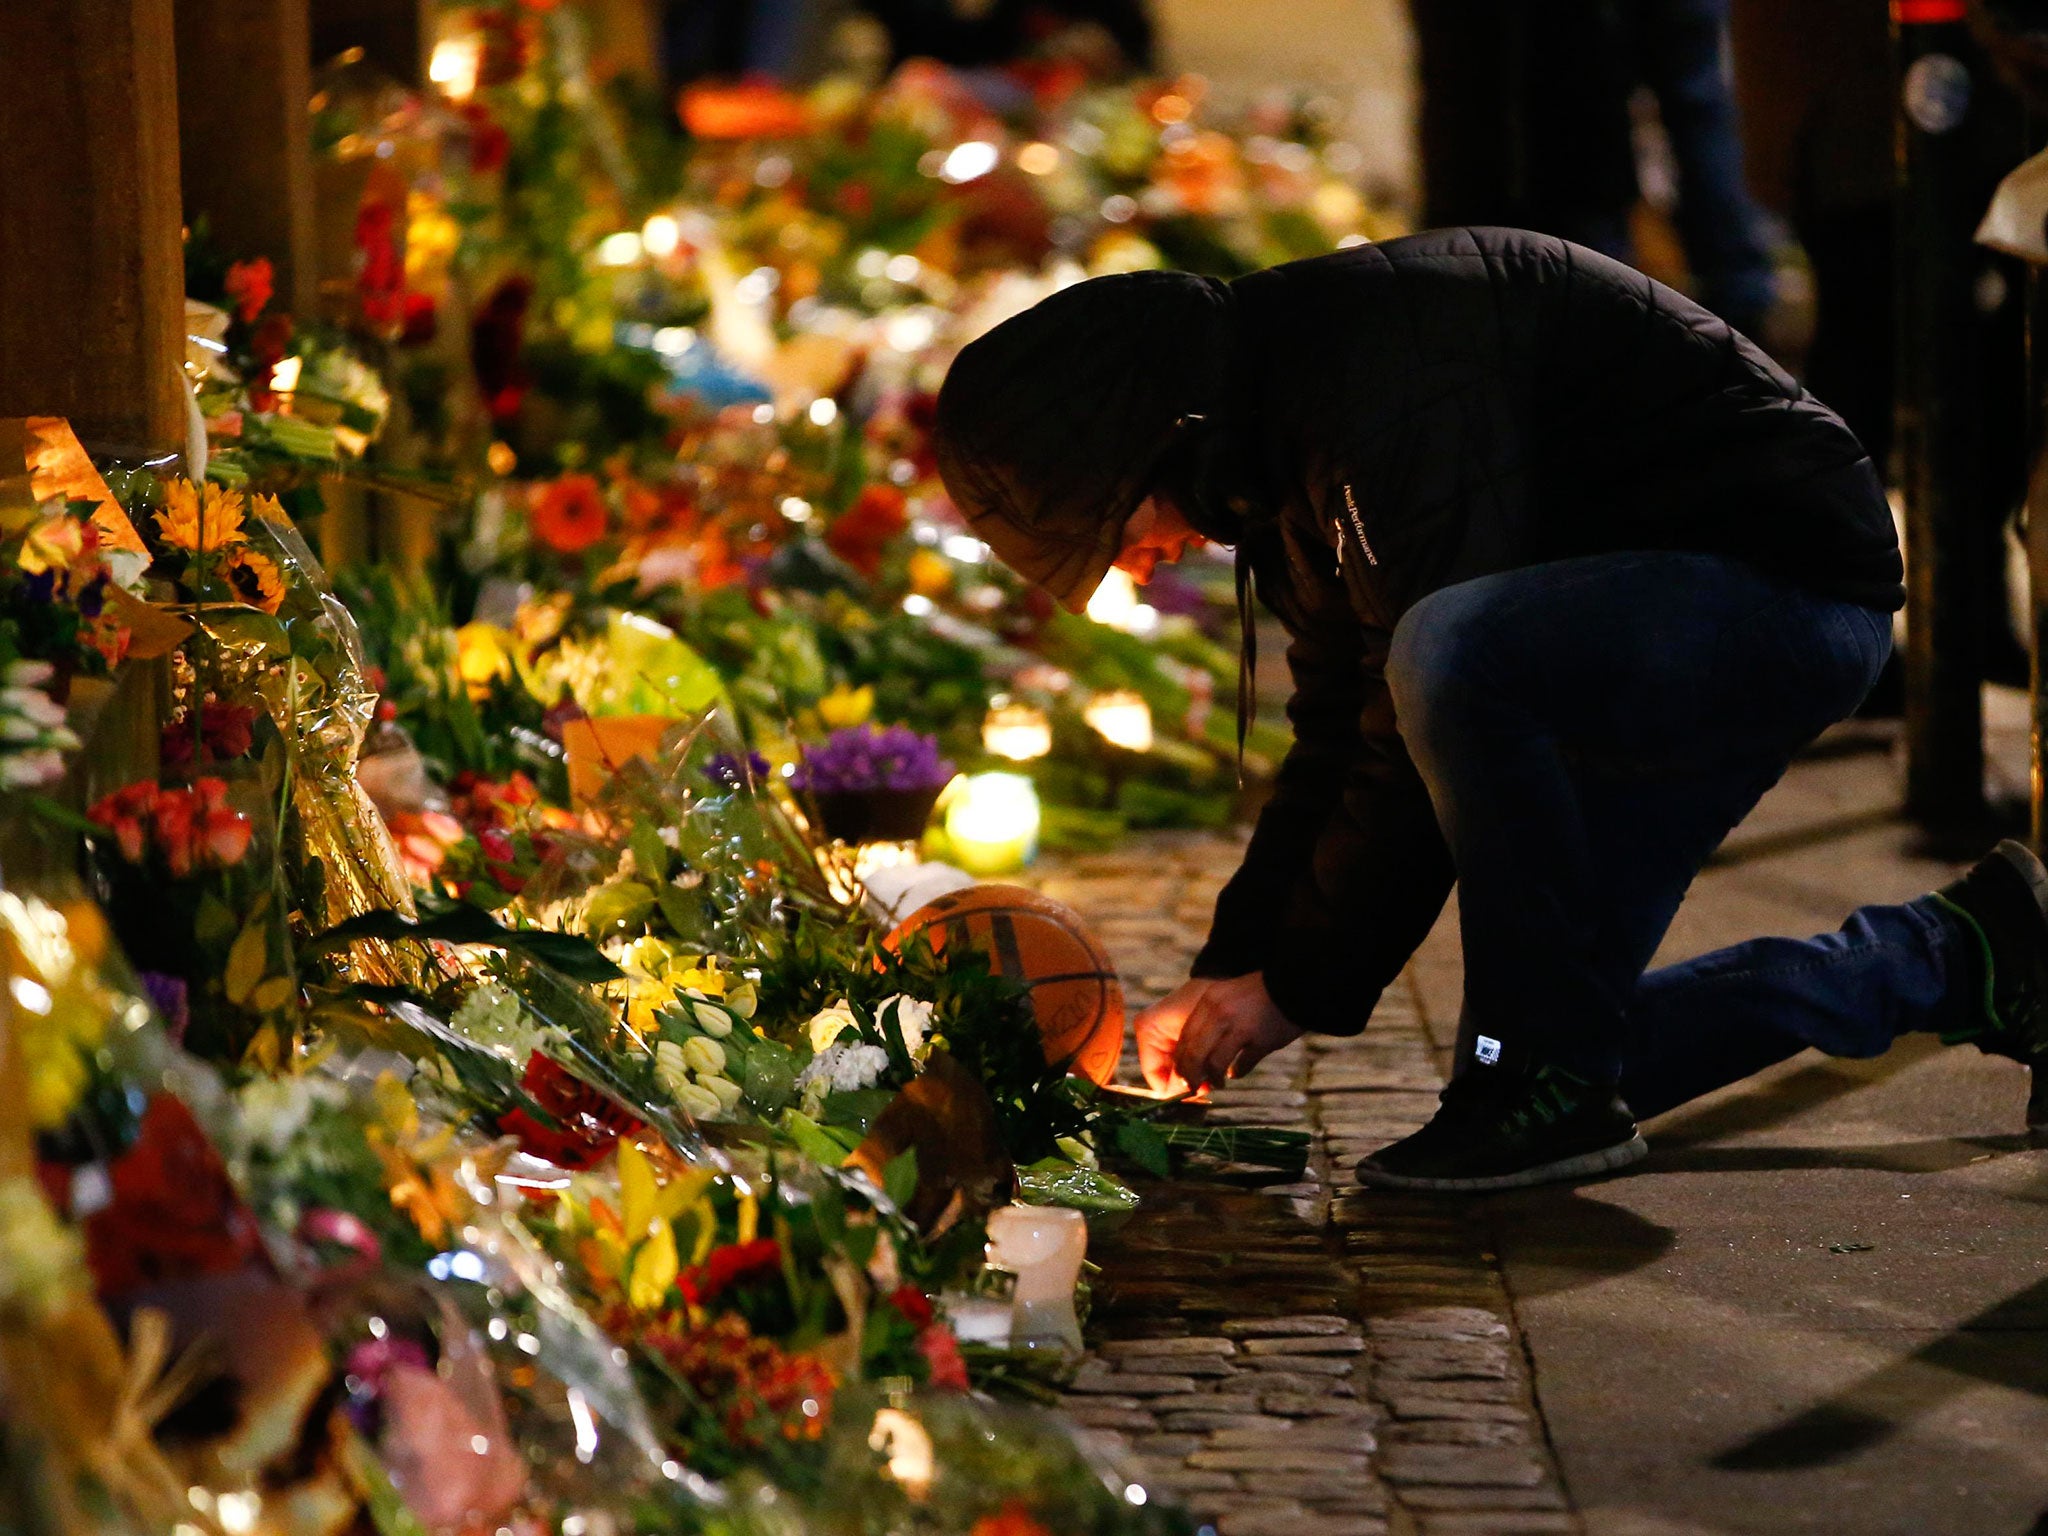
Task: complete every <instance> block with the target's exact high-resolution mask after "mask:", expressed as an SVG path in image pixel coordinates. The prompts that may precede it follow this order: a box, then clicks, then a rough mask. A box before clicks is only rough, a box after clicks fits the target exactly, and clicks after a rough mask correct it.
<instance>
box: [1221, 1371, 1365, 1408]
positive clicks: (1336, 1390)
mask: <svg viewBox="0 0 2048 1536" xmlns="http://www.w3.org/2000/svg"><path fill="white" fill-rule="evenodd" d="M1238 1379H1239V1380H1240V1381H1243V1380H1245V1378H1244V1377H1240V1378H1238ZM1259 1385H1260V1387H1261V1389H1262V1390H1261V1392H1260V1395H1259V1401H1260V1402H1262V1403H1264V1404H1265V1405H1266V1406H1267V1407H1268V1408H1269V1409H1270V1408H1271V1407H1272V1398H1271V1396H1270V1395H1269V1394H1271V1393H1275V1392H1295V1393H1300V1394H1301V1395H1303V1396H1306V1397H1321V1396H1324V1395H1326V1394H1330V1395H1335V1396H1338V1397H1352V1396H1355V1395H1357V1392H1358V1388H1357V1387H1355V1386H1353V1385H1352V1384H1351V1381H1350V1379H1349V1378H1348V1377H1344V1376H1308V1375H1302V1374H1299V1373H1297V1372H1294V1371H1288V1372H1286V1373H1285V1374H1282V1373H1280V1372H1277V1371H1273V1372H1268V1373H1267V1374H1266V1375H1265V1376H1264V1377H1263V1378H1261V1379H1260V1381H1259Z"/></svg>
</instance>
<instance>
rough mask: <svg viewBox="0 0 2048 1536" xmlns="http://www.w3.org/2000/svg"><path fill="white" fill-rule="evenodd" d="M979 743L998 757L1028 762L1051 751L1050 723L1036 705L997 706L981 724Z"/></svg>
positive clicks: (1017, 761) (992, 708)
mask: <svg viewBox="0 0 2048 1536" xmlns="http://www.w3.org/2000/svg"><path fill="white" fill-rule="evenodd" d="M981 744H982V745H983V746H984V747H986V748H987V749H988V750H989V751H990V752H991V753H993V754H994V755H995V756H997V757H1007V758H1008V759H1009V760H1010V761H1011V762H1013V763H1028V762H1030V761H1031V760H1032V759H1033V758H1035V757H1044V756H1045V755H1046V753H1048V752H1050V751H1051V750H1052V722H1051V721H1050V720H1048V719H1047V718H1046V716H1045V711H1044V710H1042V709H1040V708H1039V707H1038V706H1037V705H1036V704H997V705H995V706H993V707H991V708H990V710H989V712H988V717H987V718H986V719H985V720H983V721H982V723H981Z"/></svg>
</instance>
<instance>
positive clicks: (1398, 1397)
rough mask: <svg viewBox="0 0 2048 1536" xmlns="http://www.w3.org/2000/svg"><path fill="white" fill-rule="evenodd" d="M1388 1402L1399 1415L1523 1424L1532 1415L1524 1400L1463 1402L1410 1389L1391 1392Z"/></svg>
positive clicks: (1395, 1415)
mask: <svg viewBox="0 0 2048 1536" xmlns="http://www.w3.org/2000/svg"><path fill="white" fill-rule="evenodd" d="M1418 1385H1419V1383H1418ZM1386 1403H1387V1407H1388V1408H1389V1409H1391V1410H1392V1412H1393V1415H1394V1417H1395V1418H1397V1419H1453V1420H1462V1421H1464V1422H1467V1423H1481V1422H1485V1423H1495V1424H1523V1423H1527V1422H1528V1419H1529V1410H1528V1409H1526V1408H1524V1407H1523V1406H1522V1405H1521V1404H1520V1403H1473V1402H1460V1401H1459V1400H1457V1399H1456V1398H1443V1397H1416V1396H1415V1395H1414V1394H1413V1393H1410V1392H1394V1393H1391V1394H1390V1395H1389V1396H1388V1397H1387V1399H1386Z"/></svg>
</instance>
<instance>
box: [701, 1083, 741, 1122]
mask: <svg viewBox="0 0 2048 1536" xmlns="http://www.w3.org/2000/svg"><path fill="white" fill-rule="evenodd" d="M697 1086H698V1087H699V1088H702V1089H704V1090H705V1091H706V1092H708V1093H710V1094H711V1095H712V1096H713V1097H714V1098H716V1099H717V1100H718V1108H719V1112H720V1113H721V1114H727V1115H729V1114H731V1113H732V1112H733V1111H734V1110H735V1109H738V1108H739V1106H740V1085H739V1084H738V1083H736V1082H734V1081H733V1080H732V1079H731V1078H729V1077H706V1076H703V1075H701V1074H700V1075H699V1076H698V1078H697Z"/></svg>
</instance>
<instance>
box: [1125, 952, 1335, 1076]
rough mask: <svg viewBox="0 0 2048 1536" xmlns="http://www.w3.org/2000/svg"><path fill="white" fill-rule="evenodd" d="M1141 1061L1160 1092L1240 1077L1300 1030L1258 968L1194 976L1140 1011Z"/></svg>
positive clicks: (1290, 1042)
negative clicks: (1225, 975)
mask: <svg viewBox="0 0 2048 1536" xmlns="http://www.w3.org/2000/svg"><path fill="white" fill-rule="evenodd" d="M1135 1028H1136V1031H1137V1037H1138V1063H1139V1066H1140V1067H1141V1068H1142V1069H1143V1070H1144V1073H1145V1081H1146V1082H1148V1083H1150V1084H1151V1085H1152V1087H1153V1088H1154V1089H1155V1090H1158V1091H1161V1092H1169V1093H1171V1092H1184V1091H1186V1090H1187V1088H1188V1087H1189V1085H1191V1084H1192V1085H1193V1086H1195V1087H1197V1088H1200V1087H1207V1086H1209V1085H1211V1084H1220V1083H1223V1082H1226V1081H1228V1080H1229V1079H1230V1078H1232V1077H1241V1076H1243V1075H1244V1074H1245V1073H1247V1072H1249V1071H1251V1069H1252V1068H1253V1067H1255V1066H1257V1065H1258V1064H1259V1063H1260V1062H1262V1061H1264V1060H1265V1059H1266V1058H1267V1057H1268V1056H1270V1055H1272V1054H1273V1052H1275V1051H1277V1050H1279V1049H1280V1048H1281V1047H1282V1046H1283V1045H1291V1044H1292V1043H1293V1042H1294V1041H1296V1040H1299V1039H1300V1038H1301V1034H1302V1032H1301V1031H1300V1030H1299V1029H1297V1028H1296V1027H1295V1026H1294V1025H1292V1024H1290V1023H1288V1022H1287V1019H1286V1016H1285V1015H1283V1014H1282V1013H1281V1012H1280V1010H1279V1009H1278V1008H1277V1007H1275V1006H1274V1005H1273V999H1272V997H1271V995H1270V994H1269V993H1268V992H1267V991H1266V978H1265V977H1264V976H1263V975H1261V974H1259V973H1258V972H1256V971H1255V972H1253V973H1252V974H1250V975H1248V976H1234V977H1231V978H1229V979H1227V980H1218V979H1211V978H1200V977H1198V978H1196V979H1195V980H1193V981H1190V982H1188V983H1187V984H1186V985H1184V986H1182V987H1180V988H1179V989H1178V990H1176V991H1175V992H1174V993H1173V994H1172V995H1171V996H1169V997H1167V998H1165V999H1163V1000H1162V1001H1160V1002H1158V1003H1155V1004H1154V1005H1153V1006H1152V1007H1150V1008H1147V1009H1146V1010H1145V1011H1144V1012H1143V1013H1141V1014H1139V1015H1138V1018H1137V1020H1136V1024H1135Z"/></svg>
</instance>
